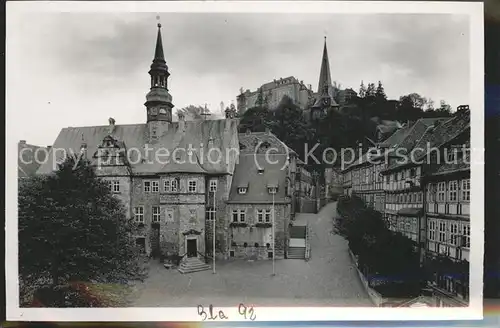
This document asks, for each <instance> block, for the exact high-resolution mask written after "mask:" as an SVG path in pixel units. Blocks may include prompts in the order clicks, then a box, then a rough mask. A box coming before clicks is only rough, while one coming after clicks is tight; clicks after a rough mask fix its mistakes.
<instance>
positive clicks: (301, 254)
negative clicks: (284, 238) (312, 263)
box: [287, 225, 311, 261]
mask: <svg viewBox="0 0 500 328" xmlns="http://www.w3.org/2000/svg"><path fill="white" fill-rule="evenodd" d="M310 252H311V251H310V245H309V226H308V225H300V226H293V227H291V229H290V240H289V244H288V252H287V258H288V259H297V260H306V261H307V260H309V257H310Z"/></svg>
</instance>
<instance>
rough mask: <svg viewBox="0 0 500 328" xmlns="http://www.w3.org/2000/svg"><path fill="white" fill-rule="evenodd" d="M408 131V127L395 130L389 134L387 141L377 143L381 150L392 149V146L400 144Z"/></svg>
mask: <svg viewBox="0 0 500 328" xmlns="http://www.w3.org/2000/svg"><path fill="white" fill-rule="evenodd" d="M409 131H410V127H408V126H404V127H402V128H400V129H399V130H395V132H394V133H393V134H391V135H390V136H389V137H388V138H387V139H385V140H384V141H382V142H380V143H379V146H380V147H382V148H388V147H392V146H394V145H397V144H400V143H401V142H402V141H403V140H404V138H406V135H407V134H408V132H409Z"/></svg>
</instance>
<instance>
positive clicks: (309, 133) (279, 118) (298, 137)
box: [269, 96, 314, 156]
mask: <svg viewBox="0 0 500 328" xmlns="http://www.w3.org/2000/svg"><path fill="white" fill-rule="evenodd" d="M269 127H270V129H271V132H272V133H273V134H275V135H276V136H277V137H278V138H279V139H280V140H281V141H283V142H284V143H285V144H286V145H287V146H289V147H291V148H292V149H293V150H294V151H296V152H297V154H298V155H299V156H302V155H304V149H305V148H304V145H305V144H306V143H307V142H308V141H311V140H312V139H313V135H314V131H313V129H312V128H311V127H310V126H309V125H308V124H307V122H306V120H305V118H304V116H303V111H302V109H300V108H299V107H298V106H297V105H296V104H294V103H293V101H292V99H290V98H289V97H287V96H284V97H283V99H282V100H281V102H280V104H279V105H278V107H277V108H276V109H275V110H274V111H273V112H272V113H271V115H270V117H269ZM311 147H312V146H311Z"/></svg>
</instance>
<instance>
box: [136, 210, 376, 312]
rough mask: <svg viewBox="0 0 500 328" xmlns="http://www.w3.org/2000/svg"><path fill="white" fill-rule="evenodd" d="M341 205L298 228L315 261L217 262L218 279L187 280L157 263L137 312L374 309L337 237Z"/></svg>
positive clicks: (307, 217)
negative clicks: (248, 307)
mask: <svg viewBox="0 0 500 328" xmlns="http://www.w3.org/2000/svg"><path fill="white" fill-rule="evenodd" d="M334 213H336V203H332V204H329V205H327V206H325V207H324V208H323V209H322V210H321V211H320V213H319V214H317V215H315V214H301V215H299V217H297V222H306V221H307V222H309V224H310V225H311V228H312V235H311V259H310V260H309V261H308V262H306V261H303V260H292V259H286V260H277V261H276V262H275V265H276V275H275V276H272V270H273V269H272V261H270V260H262V261H254V262H250V261H243V260H231V261H225V262H221V261H218V262H216V273H215V274H213V273H212V270H210V271H201V272H196V273H192V274H185V275H183V274H181V273H179V272H178V271H177V270H167V269H165V268H164V267H163V266H161V265H160V263H158V262H155V261H152V262H151V270H150V274H149V277H148V279H146V281H145V282H144V283H141V284H139V285H137V287H136V293H135V297H136V298H135V300H134V302H133V306H135V307H176V306H177V307H192V306H197V305H198V304H200V305H204V306H208V305H209V304H213V305H214V306H238V304H239V303H245V304H253V305H254V306H365V307H366V306H373V304H372V303H371V301H370V299H369V297H368V295H367V294H366V292H365V290H364V289H363V287H362V285H361V282H360V281H359V278H358V276H357V274H356V269H355V267H354V265H353V263H352V262H351V260H350V258H349V254H348V248H347V242H346V241H345V240H344V239H343V238H342V237H340V236H338V235H335V234H333V233H332V226H333V221H332V220H333V216H334V215H335V214H334Z"/></svg>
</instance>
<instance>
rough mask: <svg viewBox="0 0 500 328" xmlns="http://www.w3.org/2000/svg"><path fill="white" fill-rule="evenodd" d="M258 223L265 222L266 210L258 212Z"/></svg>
mask: <svg viewBox="0 0 500 328" xmlns="http://www.w3.org/2000/svg"><path fill="white" fill-rule="evenodd" d="M257 222H259V223H263V222H264V210H257Z"/></svg>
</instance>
